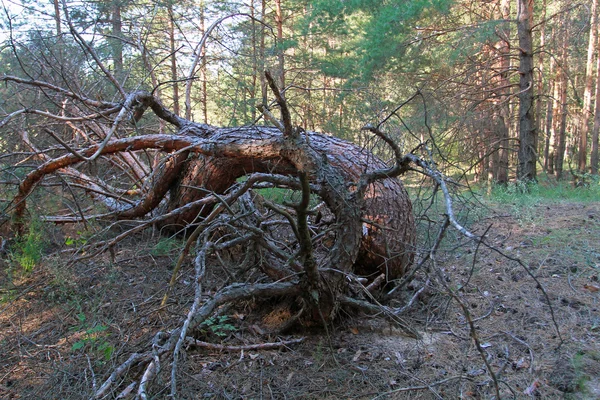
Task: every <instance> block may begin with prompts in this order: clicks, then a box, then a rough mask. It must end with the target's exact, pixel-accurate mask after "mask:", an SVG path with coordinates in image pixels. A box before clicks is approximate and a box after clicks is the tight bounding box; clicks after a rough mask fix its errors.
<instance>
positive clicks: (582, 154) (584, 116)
mask: <svg viewBox="0 0 600 400" xmlns="http://www.w3.org/2000/svg"><path fill="white" fill-rule="evenodd" d="M597 9H598V0H593V1H592V9H591V15H590V37H589V42H588V51H587V62H586V64H585V88H584V92H583V108H582V110H581V121H580V122H581V123H580V125H579V150H578V155H577V159H578V162H577V169H578V170H579V172H581V173H585V172H586V169H587V146H588V133H589V121H590V114H591V112H592V90H593V81H594V53H595V48H596V35H597V29H598V27H597V24H598V18H597V17H598V12H597Z"/></svg>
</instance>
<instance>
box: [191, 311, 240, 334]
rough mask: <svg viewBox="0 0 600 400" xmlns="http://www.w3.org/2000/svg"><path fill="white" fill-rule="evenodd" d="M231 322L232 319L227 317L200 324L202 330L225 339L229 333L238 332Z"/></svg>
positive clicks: (210, 319)
mask: <svg viewBox="0 0 600 400" xmlns="http://www.w3.org/2000/svg"><path fill="white" fill-rule="evenodd" d="M229 321H230V319H229V317H228V316H226V315H220V316H218V317H212V318H209V319H207V320H206V321H204V322H203V323H202V324H200V330H201V331H204V332H208V333H212V334H213V335H217V336H219V337H225V336H227V335H228V334H229V333H231V332H235V331H237V328H236V327H235V326H234V325H232V324H231V322H229Z"/></svg>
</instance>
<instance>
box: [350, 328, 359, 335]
mask: <svg viewBox="0 0 600 400" xmlns="http://www.w3.org/2000/svg"><path fill="white" fill-rule="evenodd" d="M350 332H351V333H352V334H353V335H358V328H350Z"/></svg>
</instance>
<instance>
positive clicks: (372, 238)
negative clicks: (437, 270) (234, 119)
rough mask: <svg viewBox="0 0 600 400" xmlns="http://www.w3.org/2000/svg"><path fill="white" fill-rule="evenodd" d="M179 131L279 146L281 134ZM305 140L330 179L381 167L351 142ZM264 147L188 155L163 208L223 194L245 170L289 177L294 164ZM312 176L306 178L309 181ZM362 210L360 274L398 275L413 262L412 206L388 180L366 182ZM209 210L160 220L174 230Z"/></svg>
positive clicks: (351, 178) (348, 178)
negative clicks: (219, 154) (247, 151)
mask: <svg viewBox="0 0 600 400" xmlns="http://www.w3.org/2000/svg"><path fill="white" fill-rule="evenodd" d="M181 134H184V135H190V136H191V135H193V136H200V137H211V138H218V140H219V142H228V141H231V143H232V144H233V143H236V145H237V144H239V145H242V143H246V142H247V143H252V142H254V141H255V140H258V138H260V140H261V141H266V142H265V143H272V146H278V145H279V144H278V141H279V140H280V137H281V133H280V132H279V131H278V130H277V129H275V128H268V127H244V128H236V129H218V128H214V127H209V126H206V125H191V126H188V127H186V128H185V129H184V130H183V131H182V132H181ZM307 138H308V142H309V143H310V147H311V148H312V149H313V150H314V151H316V152H317V153H318V158H320V159H323V160H327V161H326V162H327V164H328V165H329V166H330V168H332V169H333V171H334V176H335V177H333V176H332V177H331V179H334V180H340V179H341V180H343V181H344V182H348V183H351V182H354V184H356V182H358V180H359V179H360V176H361V175H362V174H363V173H365V172H367V171H370V170H374V169H378V168H384V167H385V164H383V162H382V161H380V160H378V159H376V158H374V157H373V155H372V154H370V153H369V152H368V151H365V150H364V149H361V148H360V147H357V146H356V145H354V144H352V143H349V142H346V141H343V140H340V139H336V138H334V137H331V136H325V135H321V134H317V133H313V132H311V133H307ZM242 146H244V145H242ZM265 146H266V147H265V150H264V151H261V152H259V153H258V154H254V153H253V154H251V155H242V154H240V155H239V156H235V157H226V158H224V157H206V156H202V155H196V156H194V157H191V158H189V159H188V160H187V161H186V164H185V166H184V170H183V172H182V173H181V180H180V182H179V184H178V185H177V186H176V188H175V189H174V190H175V192H174V193H173V195H172V196H171V197H170V198H171V201H170V203H169V208H168V210H167V211H172V210H174V209H177V208H179V207H182V206H183V205H185V204H189V203H192V202H194V201H197V200H199V199H201V198H203V197H205V196H206V194H207V193H208V192H216V193H223V192H224V191H225V190H226V189H228V188H230V187H231V186H232V185H233V184H234V183H235V182H236V180H237V179H238V178H239V177H241V176H244V175H247V174H250V173H255V172H263V173H273V174H279V175H292V176H294V175H295V174H296V173H297V170H296V168H295V167H294V166H293V165H292V164H291V163H290V162H289V161H286V159H285V158H284V157H281V156H280V155H277V154H273V153H274V152H275V153H276V152H277V151H278V150H276V149H273V148H271V149H269V150H266V148H267V147H269V146H271V145H268V146H267V145H265ZM315 178H316V177H315V176H311V180H314V179H315ZM328 206H329V208H330V209H332V211H333V212H334V213H335V210H334V209H333V208H332V207H335V205H334V204H328ZM361 208H362V211H361V212H362V218H363V219H364V220H366V221H365V222H363V228H362V229H361V232H363V233H362V235H361V236H362V245H361V246H360V252H359V256H360V257H359V259H358V261H357V263H356V268H357V270H359V271H361V273H363V274H365V275H368V274H370V273H373V272H375V271H381V272H385V273H386V276H387V277H388V278H389V279H395V278H398V277H400V276H402V274H403V273H404V271H405V269H406V267H407V266H408V265H409V264H410V263H411V262H412V254H413V250H414V249H413V246H414V240H415V237H414V220H413V216H412V206H411V203H410V199H409V197H408V194H407V192H406V190H405V189H404V187H403V185H402V183H401V182H400V180H398V179H395V178H393V179H387V180H384V181H381V182H375V183H373V184H371V185H370V186H369V189H368V190H367V192H366V195H365V199H364V204H363V205H362V206H361ZM209 212H210V208H207V207H204V208H202V206H198V207H195V208H192V209H190V210H188V211H187V212H185V213H182V214H180V215H178V216H177V217H176V218H174V219H171V220H168V221H165V222H163V224H164V225H165V226H170V227H172V228H174V229H176V230H178V229H182V228H184V227H185V226H187V225H189V224H190V223H192V222H194V221H195V220H196V219H197V218H198V216H203V215H204V216H205V215H207V214H208V213H209ZM360 219H361V218H360V217H359V220H360ZM353 263H354V261H353Z"/></svg>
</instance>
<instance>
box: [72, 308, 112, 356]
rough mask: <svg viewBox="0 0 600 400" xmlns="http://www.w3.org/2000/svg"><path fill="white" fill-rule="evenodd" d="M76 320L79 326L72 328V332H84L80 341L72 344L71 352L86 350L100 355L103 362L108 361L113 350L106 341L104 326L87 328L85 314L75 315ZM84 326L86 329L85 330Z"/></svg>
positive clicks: (105, 327) (106, 329)
mask: <svg viewBox="0 0 600 400" xmlns="http://www.w3.org/2000/svg"><path fill="white" fill-rule="evenodd" d="M77 319H78V320H79V325H77V326H76V327H74V329H73V330H81V329H85V332H84V334H83V336H82V337H81V339H79V340H78V341H76V342H75V343H73V346H71V350H73V351H78V350H84V349H86V348H87V349H90V350H91V351H92V352H93V353H96V354H98V355H100V356H101V357H102V358H103V359H104V361H109V360H110V358H111V357H112V355H113V353H114V351H115V348H114V346H113V345H111V344H110V342H109V341H108V332H107V331H108V327H107V326H106V325H94V326H88V324H87V323H86V317H85V314H83V313H82V312H80V313H78V314H77ZM86 326H88V327H87V328H85V327H86Z"/></svg>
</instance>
